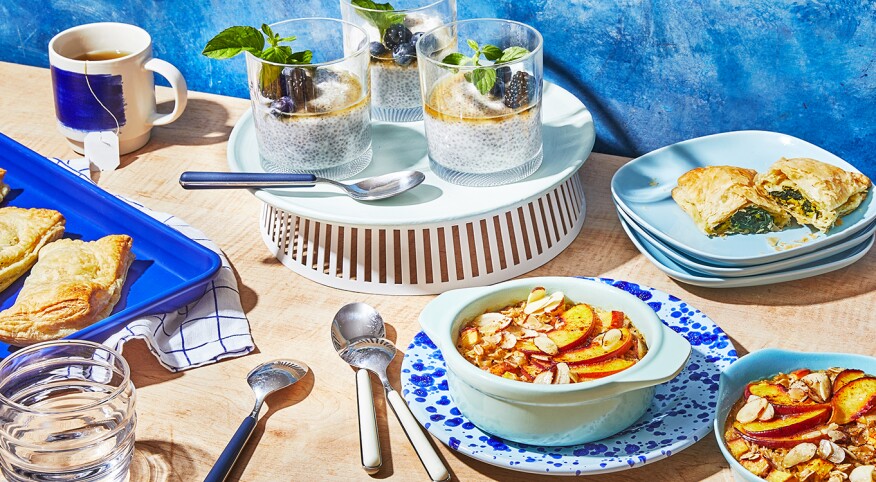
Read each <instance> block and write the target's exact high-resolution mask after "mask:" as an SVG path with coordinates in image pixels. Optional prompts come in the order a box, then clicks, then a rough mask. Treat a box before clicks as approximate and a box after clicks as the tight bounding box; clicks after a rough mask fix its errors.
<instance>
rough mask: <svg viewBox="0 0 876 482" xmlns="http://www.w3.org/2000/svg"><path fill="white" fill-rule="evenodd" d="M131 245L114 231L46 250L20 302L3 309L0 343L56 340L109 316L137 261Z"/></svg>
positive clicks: (61, 243) (41, 254)
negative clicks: (130, 269)
mask: <svg viewBox="0 0 876 482" xmlns="http://www.w3.org/2000/svg"><path fill="white" fill-rule="evenodd" d="M131 245H132V240H131V238H130V236H126V235H111V236H106V237H103V238H101V239H98V240H97V241H90V242H86V241H81V240H73V239H61V240H58V241H55V242H54V243H52V244H50V245H48V246H46V247H45V248H43V249H42V250H41V251H40V254H39V261H37V264H36V265H35V266H34V267H33V270H32V271H31V273H30V276H28V277H27V279H26V280H25V281H24V286H23V287H22V288H21V292H20V293H19V294H18V298H17V299H16V300H15V304H14V305H12V306H11V307H10V308H9V309H7V310H4V311H2V312H0V341H3V342H6V343H9V344H11V345H29V344H32V343H37V342H41V341H48V340H55V339H58V338H63V337H65V336H69V335H71V334H73V333H74V332H76V331H79V330H81V329H83V328H85V327H87V326H89V325H91V324H93V323H95V322H97V321H100V320H102V319H104V318H106V317H107V316H109V314H110V313H111V312H112V310H113V307H114V306H115V305H116V303H117V302H118V301H119V298H120V296H121V294H122V286H124V284H125V278H126V277H127V273H128V268H129V267H130V266H131V262H132V261H133V260H134V255H133V253H131Z"/></svg>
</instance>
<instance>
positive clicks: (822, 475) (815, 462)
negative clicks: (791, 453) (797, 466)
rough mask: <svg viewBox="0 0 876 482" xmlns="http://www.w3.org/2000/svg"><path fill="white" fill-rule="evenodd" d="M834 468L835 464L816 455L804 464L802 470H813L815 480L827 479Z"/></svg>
mask: <svg viewBox="0 0 876 482" xmlns="http://www.w3.org/2000/svg"><path fill="white" fill-rule="evenodd" d="M833 468H834V465H833V464H832V463H830V462H828V461H827V460H824V459H820V458H818V457H815V458H813V459H812V460H810V461H809V462H807V463H806V465H803V466H802V469H801V472H812V473H813V474H814V475H815V477H813V480H827V479H828V477H830V472H831V471H832V470H833Z"/></svg>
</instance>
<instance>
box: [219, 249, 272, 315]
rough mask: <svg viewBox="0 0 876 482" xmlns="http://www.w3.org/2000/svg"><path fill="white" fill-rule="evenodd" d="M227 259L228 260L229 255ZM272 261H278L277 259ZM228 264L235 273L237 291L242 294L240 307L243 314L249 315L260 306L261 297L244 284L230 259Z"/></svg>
mask: <svg viewBox="0 0 876 482" xmlns="http://www.w3.org/2000/svg"><path fill="white" fill-rule="evenodd" d="M225 257H226V258H228V256H227V255H226V256H225ZM272 259H275V260H276V258H272ZM228 264H229V266H231V272H232V273H234V279H235V280H236V281H237V291H238V293H240V305H241V307H242V308H243V313H244V314H247V313H249V312H250V311H252V309H253V308H255V306H256V305H257V304H258V302H259V295H258V293H256V292H255V290H253V289H252V288H250V287H249V286H247V285H246V284H244V282H243V278H241V277H240V273H238V272H237V268H236V267H235V266H234V263H233V262H232V261H231V259H230V258H229V260H228Z"/></svg>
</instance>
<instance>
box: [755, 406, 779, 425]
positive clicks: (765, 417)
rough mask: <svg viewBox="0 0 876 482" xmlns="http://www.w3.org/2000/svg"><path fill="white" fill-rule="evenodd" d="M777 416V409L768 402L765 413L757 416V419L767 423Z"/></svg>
mask: <svg viewBox="0 0 876 482" xmlns="http://www.w3.org/2000/svg"><path fill="white" fill-rule="evenodd" d="M775 416H776V409H775V408H774V407H773V404H771V403H769V402H767V404H766V408H764V409H763V411H762V412H760V415H758V416H757V419H758V420H760V421H761V422H766V421H769V420H772V419H773V417H775Z"/></svg>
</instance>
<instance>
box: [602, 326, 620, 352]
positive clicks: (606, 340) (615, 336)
mask: <svg viewBox="0 0 876 482" xmlns="http://www.w3.org/2000/svg"><path fill="white" fill-rule="evenodd" d="M623 336H624V333H623V332H622V331H620V330H618V329H617V328H612V329H611V330H608V331H606V332H605V333H604V334H603V335H602V347H603V348H610V347H613V346H614V345H616V344H617V343H618V342H619V341H621V338H623Z"/></svg>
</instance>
